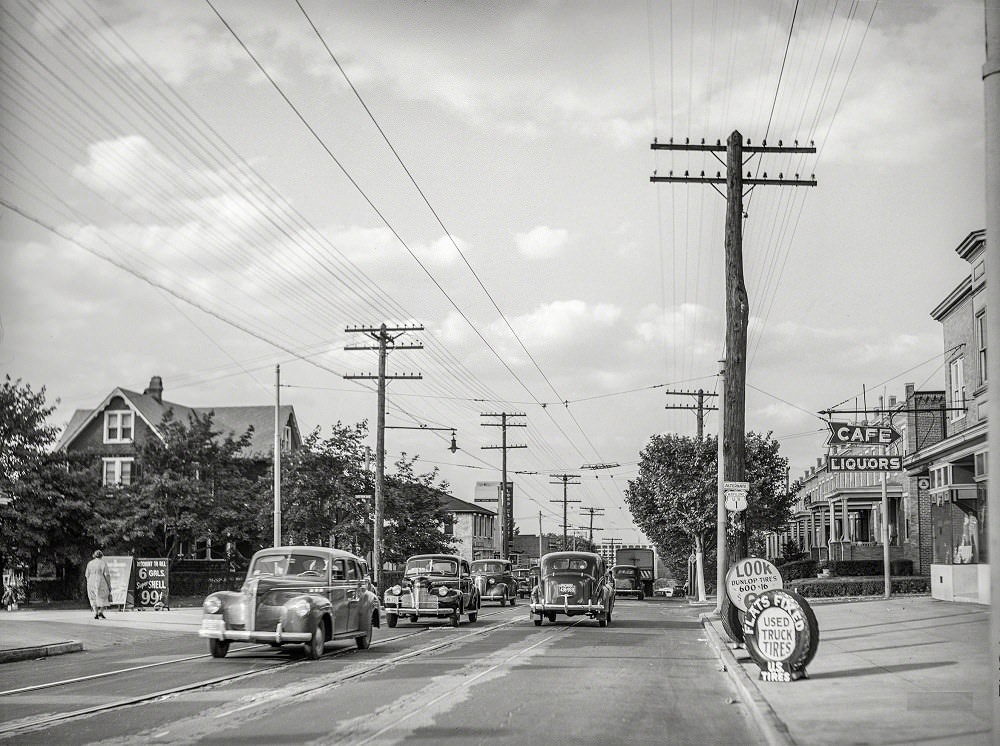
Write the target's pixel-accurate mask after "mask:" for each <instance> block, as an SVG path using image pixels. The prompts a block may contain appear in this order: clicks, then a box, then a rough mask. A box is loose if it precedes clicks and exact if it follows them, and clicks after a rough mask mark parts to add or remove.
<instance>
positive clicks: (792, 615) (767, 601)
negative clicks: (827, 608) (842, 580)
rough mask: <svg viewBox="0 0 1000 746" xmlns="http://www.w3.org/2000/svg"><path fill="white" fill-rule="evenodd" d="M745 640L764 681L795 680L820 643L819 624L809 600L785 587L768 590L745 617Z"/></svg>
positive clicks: (800, 674)
mask: <svg viewBox="0 0 1000 746" xmlns="http://www.w3.org/2000/svg"><path fill="white" fill-rule="evenodd" d="M743 642H744V643H745V644H746V646H747V652H748V653H750V656H751V657H752V658H753V659H754V661H756V663H757V665H758V666H760V678H761V680H763V681H795V680H796V679H801V678H803V677H805V676H806V666H807V665H809V663H810V661H812V659H813V656H815V655H816V648H817V647H819V625H818V624H817V622H816V615H815V614H814V613H813V610H812V608H810V606H809V604H808V602H807V601H806V600H805V599H804V598H802V596H800V595H799V594H797V593H794V592H792V591H786V590H782V589H774V590H770V591H764V592H763V593H762V594H760V595H759V596H758V597H757V598H755V599H754V600H753V602H752V603H751V604H750V606H749V607H748V608H747V612H746V614H745V615H744V617H743Z"/></svg>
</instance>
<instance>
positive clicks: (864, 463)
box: [827, 456, 903, 471]
mask: <svg viewBox="0 0 1000 746" xmlns="http://www.w3.org/2000/svg"><path fill="white" fill-rule="evenodd" d="M827 463H828V464H829V466H830V471H902V470H903V457H902V456H829V457H828V458H827Z"/></svg>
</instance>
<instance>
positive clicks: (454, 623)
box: [448, 614, 462, 627]
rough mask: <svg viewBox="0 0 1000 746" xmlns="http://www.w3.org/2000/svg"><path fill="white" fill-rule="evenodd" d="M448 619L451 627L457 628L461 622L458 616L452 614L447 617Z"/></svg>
mask: <svg viewBox="0 0 1000 746" xmlns="http://www.w3.org/2000/svg"><path fill="white" fill-rule="evenodd" d="M448 619H449V620H450V621H451V626H452V627H457V626H458V625H459V624H460V623H461V621H462V617H460V616H459V615H458V614H452V615H451V616H450V617H448Z"/></svg>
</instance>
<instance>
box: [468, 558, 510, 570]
mask: <svg viewBox="0 0 1000 746" xmlns="http://www.w3.org/2000/svg"><path fill="white" fill-rule="evenodd" d="M505 569H506V568H505V567H504V563H503V562H489V561H481V562H473V563H472V572H503V571H504V570H505Z"/></svg>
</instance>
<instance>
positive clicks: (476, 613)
mask: <svg viewBox="0 0 1000 746" xmlns="http://www.w3.org/2000/svg"><path fill="white" fill-rule="evenodd" d="M478 618H479V611H478V610H476V611H470V612H469V621H470V622H474V621H476V620H477V619H478Z"/></svg>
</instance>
